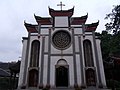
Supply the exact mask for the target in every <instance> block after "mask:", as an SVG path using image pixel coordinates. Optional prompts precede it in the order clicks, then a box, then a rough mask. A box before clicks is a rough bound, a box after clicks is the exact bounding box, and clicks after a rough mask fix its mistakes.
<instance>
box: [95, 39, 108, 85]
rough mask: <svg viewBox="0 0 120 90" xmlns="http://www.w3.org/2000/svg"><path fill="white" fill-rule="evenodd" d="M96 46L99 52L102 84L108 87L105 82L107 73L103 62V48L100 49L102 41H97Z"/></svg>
mask: <svg viewBox="0 0 120 90" xmlns="http://www.w3.org/2000/svg"><path fill="white" fill-rule="evenodd" d="M96 45H97V52H98V59H99V65H100V75H101V78H102V84H103V85H104V86H106V80H105V73H104V68H103V60H102V53H101V47H100V40H99V39H97V40H96Z"/></svg>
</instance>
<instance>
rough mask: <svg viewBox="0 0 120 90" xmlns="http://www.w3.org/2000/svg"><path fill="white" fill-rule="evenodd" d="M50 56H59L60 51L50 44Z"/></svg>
mask: <svg viewBox="0 0 120 90" xmlns="http://www.w3.org/2000/svg"><path fill="white" fill-rule="evenodd" d="M51 54H61V51H60V50H58V49H56V48H55V47H54V46H53V45H52V44H51Z"/></svg>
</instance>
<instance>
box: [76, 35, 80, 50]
mask: <svg viewBox="0 0 120 90" xmlns="http://www.w3.org/2000/svg"><path fill="white" fill-rule="evenodd" d="M75 52H79V40H78V36H75Z"/></svg>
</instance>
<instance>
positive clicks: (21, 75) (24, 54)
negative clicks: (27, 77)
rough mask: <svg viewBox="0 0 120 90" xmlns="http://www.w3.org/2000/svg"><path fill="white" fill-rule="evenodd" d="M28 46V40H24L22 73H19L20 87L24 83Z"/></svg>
mask: <svg viewBox="0 0 120 90" xmlns="http://www.w3.org/2000/svg"><path fill="white" fill-rule="evenodd" d="M26 48H27V40H23V48H22V58H21V65H20V74H19V82H18V87H19V86H21V85H22V83H23V77H24V66H25V56H26Z"/></svg>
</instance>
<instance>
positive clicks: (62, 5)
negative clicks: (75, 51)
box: [57, 2, 65, 11]
mask: <svg viewBox="0 0 120 90" xmlns="http://www.w3.org/2000/svg"><path fill="white" fill-rule="evenodd" d="M57 6H60V8H61V11H62V6H65V4H62V2H60V4H57Z"/></svg>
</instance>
